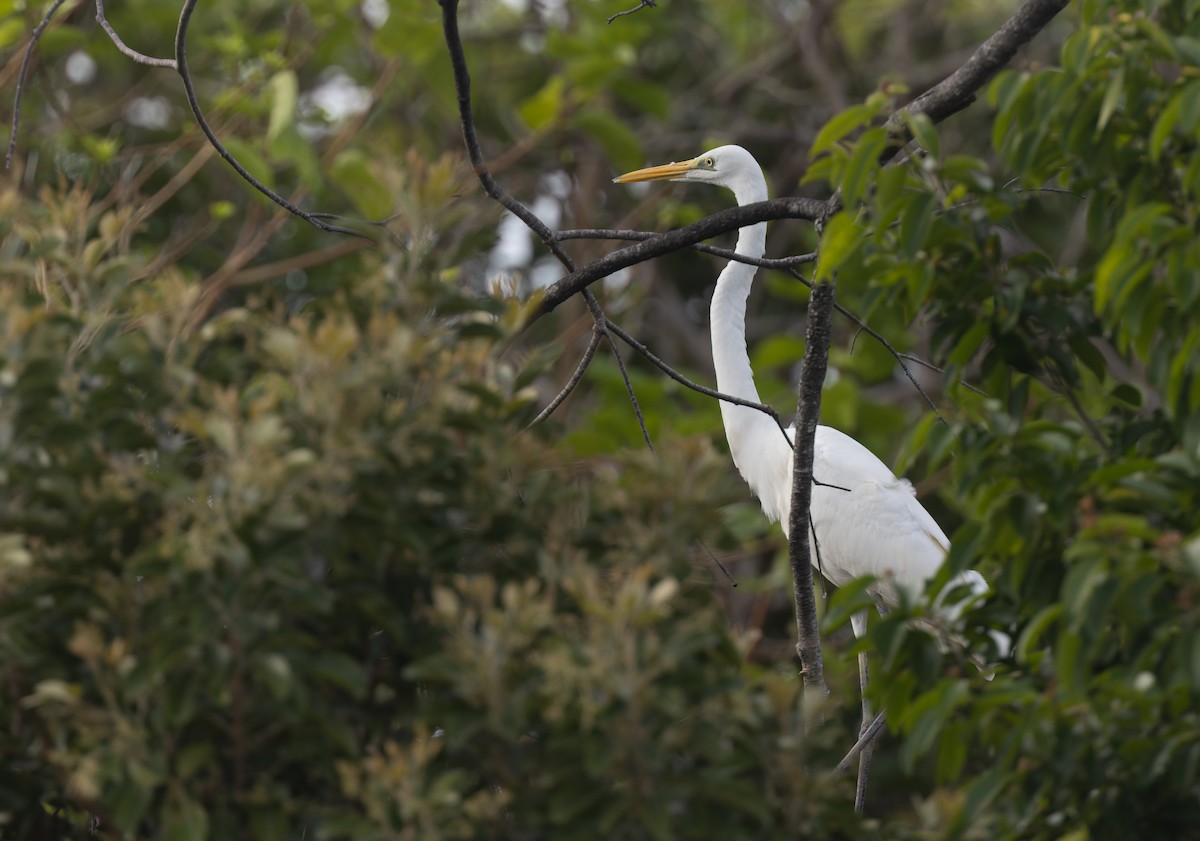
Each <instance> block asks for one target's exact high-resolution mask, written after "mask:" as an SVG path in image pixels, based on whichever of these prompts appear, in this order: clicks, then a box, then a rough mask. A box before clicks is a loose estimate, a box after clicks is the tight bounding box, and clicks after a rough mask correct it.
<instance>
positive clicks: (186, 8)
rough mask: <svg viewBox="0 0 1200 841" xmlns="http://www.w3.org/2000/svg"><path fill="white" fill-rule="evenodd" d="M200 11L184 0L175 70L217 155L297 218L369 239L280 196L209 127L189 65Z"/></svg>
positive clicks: (178, 30)
mask: <svg viewBox="0 0 1200 841" xmlns="http://www.w3.org/2000/svg"><path fill="white" fill-rule="evenodd" d="M195 8H196V0H184V4H183V9H181V10H180V12H179V28H178V29H176V31H175V70H176V71H177V72H178V73H179V78H180V79H182V80H183V90H184V93H185V94H186V96H187V102H188V107H189V108H191V109H192V116H193V117H195V118H196V123H197V125H199V126H200V130H201V131H202V132H204V136H205V137H207V138H208V142H209V143H211V144H212V146H213V148H214V149H216V150H217V154H218V155H220V156H221V157H222V158H224V159H225V162H226V163H227V164H229V165H230V166H231V167H233V169H234V171H235V172H237V174H238V175H240V176H241V177H242V178H243V179H244V180H245V181H246V183H248V184H249V185H250V186H251V187H253V188H254V189H256V190H258V191H259V192H260V193H262V194H263V195H264V196H266V197H267V198H269V199H270V200H271V201H273V202H275V203H276V204H277V205H279V206H280V207H282V208H283V209H284V210H286V211H287V212H288V213H291V214H292V215H293V216H298V217H300V218H301V219H303V220H304V221H306V222H308V223H309V224H310V225H312V226H313V227H315V228H320V229H321V230H322V231H328V232H329V233H335V234H348V235H349V236H354V237H362V238H363V239H369V237H367V236H366V235H365V234H363V233H362V232H361V231H356V230H354V229H353V228H344V227H342V226H341V225H330V224H327V223H326V222H323V221H322V220H321V219H319V218H317V216H315V215H313V214H311V213H309V212H308V211H306V210H301V209H300V208H299V207H297V206H296V205H294V204H292V203H291V202H290V201H288V200H287V199H285V198H284V197H283V196H281V195H279V193H276V192H275V191H274V190H272V189H271V188H270V187H268V186H267V185H266V184H264V183H262V182H261V181H259V180H258V179H257V178H255V177H254V176H253V175H251V174H250V171H249V170H247V169H246V168H245V167H244V166H242V165H241V163H239V162H238V159H237V158H235V157H234V156H233V154H232V153H231V152H230V151H229V150H228V149H226V148H225V145H224V144H223V143H221V141H220V140H219V139H217V135H216V133H215V132H214V131H213V130H212V128H211V127H210V126H209V124H208V121H207V120H206V119H205V118H204V112H203V111H201V110H200V100H199V99H198V98H197V96H196V87H195V85H194V84H193V82H192V74H191V71H190V70H189V69H188V63H187V31H188V25H189V24H190V23H191V19H192V12H193V11H194V10H195Z"/></svg>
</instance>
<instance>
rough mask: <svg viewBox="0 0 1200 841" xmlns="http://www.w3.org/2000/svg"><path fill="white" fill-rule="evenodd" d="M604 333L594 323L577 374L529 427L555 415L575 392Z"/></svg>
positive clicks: (576, 370)
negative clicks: (556, 410) (555, 411)
mask: <svg viewBox="0 0 1200 841" xmlns="http://www.w3.org/2000/svg"><path fill="white" fill-rule="evenodd" d="M603 336H604V333H603V331H601V330H600V328H599V327H597V326H596V324H595V323H594V322H593V324H592V338H591V339H589V340H588V346H587V349H586V350H584V352H583V357H582V358H581V359H580V360H579V364H578V365H577V366H576V367H575V373H573V374H572V375H571V379H569V380H567V384H566V385H564V386H563V387H562V390H561V391H559V392H558V394H557V395H555V397H554V399H553V400H551V401H550V402H549V403H548V404H546V408H544V409H542V411H541V412H539V413H538V416H537V417H536V418H534V419H533V420H531V421H530V422H529V426H536V425H537V424H539V423H541V422H542V421H544V420H546V418H548V417H550V416H551V415H552V414H554V410H555V409H557V408H558V407H559V406H561V405H562V402H563V401H564V400H566V399H567V397H568V395H570V393H571V392H572V391H574V390H575V386H577V385H579V381H580V380H582V379H583V375H584V374H585V373H587V369H588V366H589V365H591V364H592V357H593V356H595V355H596V348H598V347H600V341H601V339H602V338H603Z"/></svg>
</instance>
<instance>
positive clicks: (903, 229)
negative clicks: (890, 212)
mask: <svg viewBox="0 0 1200 841" xmlns="http://www.w3.org/2000/svg"><path fill="white" fill-rule="evenodd" d="M936 203H937V198H936V197H935V196H934V195H933V194H931V193H922V194H921V195H919V196H917V197H916V198H915V199H913V201H912V203H911V204H910V205H909V206H908V207H907V208H906V209H905V211H904V213H903V215H901V217H900V247H901V248H902V249H903V250H904V253H905V254H906V255H907V256H908V257H909V259H913V258H915V257H916V256H917V253H918V252H919V251H920V250H921V249H922V248H924V247H925V240H926V239H928V238H929V231H930V229H931V228H932V227H933V209H934V206H935V205H936Z"/></svg>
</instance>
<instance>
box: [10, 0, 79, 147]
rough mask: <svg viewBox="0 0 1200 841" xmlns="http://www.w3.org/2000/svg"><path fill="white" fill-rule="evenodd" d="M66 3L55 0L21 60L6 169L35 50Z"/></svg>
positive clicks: (17, 128) (14, 144) (18, 124)
mask: <svg viewBox="0 0 1200 841" xmlns="http://www.w3.org/2000/svg"><path fill="white" fill-rule="evenodd" d="M65 2H66V0H55V2H54V5H52V6H51V7H50V8H49V9H47V10H46V14H45V16H44V17H43V18H42V20H41V22H40V23H38V25H37V26H35V27H34V29H33V34H32V35H31V36H29V45H28V46H27V47H26V48H25V55H24V56H23V57H22V58H21V70H20V71H19V72H18V73H17V92H16V94H15V95H14V96H13V118H12V131H11V132H10V133H9V135H8V153H7V154H6V155H5V156H4V168H5V169H11V168H12V159H13V155H14V154H15V153H16V151H17V131H18V130H19V129H20V127H21V97H22V96H23V95H24V93H25V78H26V76H28V75H29V62H30V60H32V59H33V50H34V48H35V47H37V44H38V41H39V40H40V39H41V37H42V33H43V32H45V31H46V27H47V26H49V25H50V21H51V19H53V17H54V13H55V12H57V11H58V9H59V7H60V6H62V4H63V3H65Z"/></svg>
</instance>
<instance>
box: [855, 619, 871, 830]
mask: <svg viewBox="0 0 1200 841" xmlns="http://www.w3.org/2000/svg"><path fill="white" fill-rule="evenodd" d="M850 627H851V628H852V629H853V630H854V636H855V637H856V638H858V639H862V637H863V634H865V633H866V632H867V612H866V611H865V610H860V611H859V612H858V613H856V614H854V615H853V616H851V617H850ZM858 685H859V688H860V690H861V692H862V725H861V726H860V727H859V728H858V735H859V736H862V734H863V733H865V732H866V731H867V728H868V727H869V726H870V724H871V702H870V701H868V700H867V652H865V651H860V652H858ZM874 752H875V743H874V742H871V743H869V744H867V745H866V746H865V747H864V748H863V749H862V753H860V754H859V755H858V784H857V785H856V786H855V789H854V811H856V812H858V813H859V814H862V811H863V809H864V808H865V807H866V803H867V776H868V775H869V774H870V771H871V755H872V754H873V753H874Z"/></svg>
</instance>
